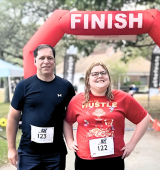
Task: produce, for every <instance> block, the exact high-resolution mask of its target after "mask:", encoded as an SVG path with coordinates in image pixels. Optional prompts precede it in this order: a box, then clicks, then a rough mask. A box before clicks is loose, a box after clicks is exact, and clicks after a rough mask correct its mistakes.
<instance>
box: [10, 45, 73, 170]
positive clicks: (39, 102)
mask: <svg viewBox="0 0 160 170" xmlns="http://www.w3.org/2000/svg"><path fill="white" fill-rule="evenodd" d="M34 57H35V65H36V67H37V74H36V75H34V76H32V77H29V78H28V79H24V80H22V81H21V82H19V83H18V85H17V87H16V90H15V93H14V96H13V99H12V102H11V107H10V111H9V115H8V123H7V138H8V159H9V161H10V163H11V164H13V165H14V166H16V167H17V168H18V170H30V169H32V170H40V169H44V170H45V169H46V170H50V169H52V170H64V169H65V158H66V154H67V150H66V146H65V143H64V140H63V133H62V132H63V119H64V117H65V111H66V107H67V105H68V103H69V101H70V100H71V98H72V97H73V96H74V95H75V92H74V88H73V86H72V85H71V83H69V82H68V81H67V80H64V79H62V78H60V77H58V76H56V75H54V74H53V71H54V67H55V51H54V49H53V47H51V46H49V45H45V44H42V45H39V46H38V47H37V48H36V49H35V50H34ZM21 112H22V137H21V141H20V144H19V148H18V151H17V150H16V143H15V141H16V133H17V129H18V122H19V118H20V115H21Z"/></svg>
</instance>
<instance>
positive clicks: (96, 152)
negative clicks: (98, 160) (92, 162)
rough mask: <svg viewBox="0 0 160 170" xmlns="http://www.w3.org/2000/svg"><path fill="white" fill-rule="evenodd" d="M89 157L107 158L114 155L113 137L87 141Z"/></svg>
mask: <svg viewBox="0 0 160 170" xmlns="http://www.w3.org/2000/svg"><path fill="white" fill-rule="evenodd" d="M89 147H90V152H91V157H99V156H107V155H112V154H114V142H113V137H108V138H98V139H91V140H89Z"/></svg>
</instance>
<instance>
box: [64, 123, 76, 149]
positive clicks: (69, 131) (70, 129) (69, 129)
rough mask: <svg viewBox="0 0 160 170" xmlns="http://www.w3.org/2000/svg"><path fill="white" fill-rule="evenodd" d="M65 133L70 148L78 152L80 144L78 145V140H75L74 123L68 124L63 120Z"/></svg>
mask: <svg viewBox="0 0 160 170" xmlns="http://www.w3.org/2000/svg"><path fill="white" fill-rule="evenodd" d="M63 133H64V137H65V139H66V143H67V146H68V148H69V149H70V150H73V151H74V152H76V151H77V150H78V145H77V142H76V141H74V137H73V127H72V125H70V124H68V123H67V122H66V121H65V120H64V122H63Z"/></svg>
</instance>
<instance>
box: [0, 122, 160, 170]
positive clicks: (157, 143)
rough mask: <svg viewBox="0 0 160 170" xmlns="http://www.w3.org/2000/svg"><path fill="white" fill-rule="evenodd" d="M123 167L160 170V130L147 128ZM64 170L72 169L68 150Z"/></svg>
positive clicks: (9, 168)
mask: <svg viewBox="0 0 160 170" xmlns="http://www.w3.org/2000/svg"><path fill="white" fill-rule="evenodd" d="M126 128H127V129H132V128H134V126H133V125H132V124H131V123H130V122H128V121H127V122H126ZM74 132H76V131H74ZM132 134H133V131H126V132H125V141H126V142H127V141H128V140H129V139H130V138H131V136H132ZM125 167H126V168H125V170H160V132H156V131H154V130H147V132H146V134H145V135H144V136H143V138H142V139H141V141H140V142H139V143H138V144H137V146H136V148H135V149H134V151H133V152H132V154H131V155H130V156H129V157H128V158H126V159H125ZM0 170H16V168H14V167H13V166H12V165H10V164H7V165H5V166H4V167H1V168H0ZM66 170H74V153H73V152H72V151H69V150H68V155H67V164H66Z"/></svg>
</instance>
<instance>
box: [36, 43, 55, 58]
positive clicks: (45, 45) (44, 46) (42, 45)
mask: <svg viewBox="0 0 160 170" xmlns="http://www.w3.org/2000/svg"><path fill="white" fill-rule="evenodd" d="M44 48H51V50H52V52H53V56H54V58H55V50H54V48H53V47H52V46H50V45H48V44H41V45H39V46H38V47H37V48H36V49H35V50H34V51H33V54H34V58H36V57H37V55H38V51H39V50H41V49H44Z"/></svg>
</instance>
